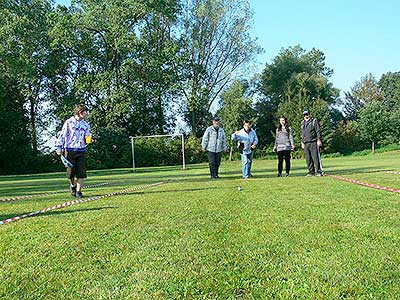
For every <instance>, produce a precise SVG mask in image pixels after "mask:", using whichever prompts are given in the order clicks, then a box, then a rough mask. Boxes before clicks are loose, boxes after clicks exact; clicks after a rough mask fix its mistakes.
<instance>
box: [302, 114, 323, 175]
mask: <svg viewBox="0 0 400 300" xmlns="http://www.w3.org/2000/svg"><path fill="white" fill-rule="evenodd" d="M321 146H322V136H321V128H320V126H319V123H318V120H317V119H315V118H312V117H311V115H310V112H309V111H308V110H305V111H304V112H303V121H302V122H301V147H302V148H303V149H304V156H305V157H306V162H307V168H308V174H307V176H315V175H316V176H323V172H322V167H321V159H320V154H319V148H320V147H321Z"/></svg>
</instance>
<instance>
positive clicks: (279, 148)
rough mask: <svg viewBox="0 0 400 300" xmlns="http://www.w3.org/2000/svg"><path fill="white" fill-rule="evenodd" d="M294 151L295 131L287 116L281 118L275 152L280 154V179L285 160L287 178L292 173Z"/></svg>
mask: <svg viewBox="0 0 400 300" xmlns="http://www.w3.org/2000/svg"><path fill="white" fill-rule="evenodd" d="M293 150H294V141H293V130H292V128H291V127H290V126H289V122H288V120H287V118H286V117H285V116H281V117H280V118H279V125H278V128H277V129H276V138H275V146H274V152H277V153H278V177H282V170H283V160H285V164H286V177H288V176H289V173H290V158H291V151H293Z"/></svg>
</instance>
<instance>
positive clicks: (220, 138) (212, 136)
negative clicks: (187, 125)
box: [201, 117, 228, 179]
mask: <svg viewBox="0 0 400 300" xmlns="http://www.w3.org/2000/svg"><path fill="white" fill-rule="evenodd" d="M201 147H202V149H203V151H207V155H208V162H209V166H210V176H211V179H217V178H219V175H218V172H219V166H220V165H221V156H222V151H227V149H228V148H227V146H226V135H225V131H224V129H223V128H221V126H220V119H219V118H218V117H214V118H213V125H212V126H210V127H208V128H207V129H206V131H205V132H204V135H203V139H202V142H201Z"/></svg>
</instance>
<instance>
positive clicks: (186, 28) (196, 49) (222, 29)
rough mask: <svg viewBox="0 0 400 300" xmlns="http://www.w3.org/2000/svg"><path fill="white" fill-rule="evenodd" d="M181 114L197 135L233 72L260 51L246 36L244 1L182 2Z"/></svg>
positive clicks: (249, 15) (247, 21) (246, 4)
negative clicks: (182, 112) (183, 61)
mask: <svg viewBox="0 0 400 300" xmlns="http://www.w3.org/2000/svg"><path fill="white" fill-rule="evenodd" d="M182 10H183V20H182V28H181V30H182V31H183V34H182V40H183V49H182V51H183V55H184V60H185V64H184V66H181V67H179V66H177V70H179V73H181V74H183V75H184V76H183V79H184V82H183V85H182V94H183V99H184V101H183V106H184V116H185V120H186V122H187V123H188V125H189V127H190V129H191V130H192V131H193V132H194V133H195V134H196V135H197V136H201V134H202V132H203V131H204V129H205V127H206V126H207V120H208V119H209V118H208V117H209V111H210V108H211V106H212V105H213V104H214V102H215V100H216V99H217V97H218V96H219V95H220V93H221V92H222V91H223V90H224V88H225V87H226V86H227V85H228V84H229V83H230V82H232V79H233V77H234V76H237V75H238V74H240V73H243V71H244V67H245V66H248V64H249V63H251V62H252V61H253V59H254V57H255V56H256V55H257V54H258V53H260V52H261V48H260V47H259V46H258V45H257V43H256V40H255V39H253V38H251V36H250V31H249V29H250V25H251V22H252V13H251V10H250V6H249V1H248V0H189V1H185V2H184V3H183V8H182Z"/></svg>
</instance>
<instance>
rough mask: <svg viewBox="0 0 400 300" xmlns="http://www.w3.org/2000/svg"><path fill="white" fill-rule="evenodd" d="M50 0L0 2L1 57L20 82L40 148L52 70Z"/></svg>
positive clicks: (33, 137)
mask: <svg viewBox="0 0 400 300" xmlns="http://www.w3.org/2000/svg"><path fill="white" fill-rule="evenodd" d="M51 10H52V2H51V1H50V0H36V1H34V0H21V1H12V0H4V1H3V2H2V3H1V6H0V20H4V21H2V22H1V23H0V61H1V62H2V64H3V65H5V66H6V70H7V72H8V73H7V74H8V76H9V77H10V78H13V79H12V80H15V81H16V82H17V84H16V86H14V87H15V88H17V89H18V90H19V91H20V93H21V95H22V96H23V98H24V102H25V104H24V105H25V107H26V108H27V113H28V117H29V124H30V126H29V129H30V136H31V139H30V140H31V144H32V148H33V149H34V150H37V149H38V147H39V144H40V135H39V134H38V131H39V130H40V129H43V128H45V127H46V126H47V123H46V118H45V117H44V116H42V115H41V114H43V113H44V112H45V111H46V110H45V107H46V104H45V101H46V99H45V95H46V92H45V90H46V86H47V82H48V80H49V77H50V76H51V74H50V70H49V63H48V62H49V53H50V51H49V46H50V41H49V36H48V30H49V27H48V22H47V18H48V15H49V13H50V12H51Z"/></svg>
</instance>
